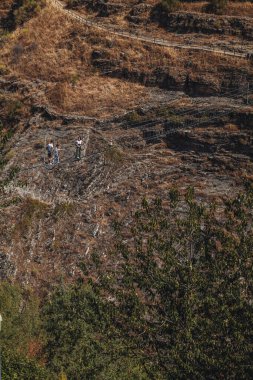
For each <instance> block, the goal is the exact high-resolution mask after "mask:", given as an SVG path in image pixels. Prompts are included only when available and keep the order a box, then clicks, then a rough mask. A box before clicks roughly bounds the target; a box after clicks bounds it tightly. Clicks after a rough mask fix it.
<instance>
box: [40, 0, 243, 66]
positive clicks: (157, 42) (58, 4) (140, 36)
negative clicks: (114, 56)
mask: <svg viewBox="0 0 253 380" xmlns="http://www.w3.org/2000/svg"><path fill="white" fill-rule="evenodd" d="M47 2H48V3H49V4H51V5H52V6H53V7H55V8H57V9H58V10H61V11H62V12H64V13H65V14H66V15H67V17H69V18H71V19H74V20H76V21H78V22H80V23H81V24H84V25H87V26H90V27H93V28H96V29H99V30H102V31H106V32H107V33H110V34H113V35H115V36H118V37H122V38H130V39H132V40H137V41H141V42H147V43H151V44H153V45H157V46H164V47H170V48H175V49H188V50H200V51H208V52H212V53H215V54H221V55H228V56H232V57H237V58H244V59H249V55H248V53H238V52H235V51H233V52H231V51H226V50H221V49H216V48H211V47H208V46H200V45H184V44H179V43H176V42H171V41H168V40H165V39H160V38H156V37H152V36H147V35H144V34H141V33H136V34H134V33H129V32H126V31H122V30H119V29H117V28H115V27H114V26H113V25H103V24H98V23H96V22H94V21H91V20H87V19H86V18H85V17H83V16H80V15H79V14H78V13H77V12H75V11H72V10H69V9H65V6H64V4H63V3H62V2H61V1H59V0H47Z"/></svg>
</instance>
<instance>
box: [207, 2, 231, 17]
mask: <svg viewBox="0 0 253 380" xmlns="http://www.w3.org/2000/svg"><path fill="white" fill-rule="evenodd" d="M227 5H228V0H210V1H209V3H208V5H207V6H206V11H207V12H209V13H215V14H218V15H221V14H223V13H224V11H225V10H226V8H227Z"/></svg>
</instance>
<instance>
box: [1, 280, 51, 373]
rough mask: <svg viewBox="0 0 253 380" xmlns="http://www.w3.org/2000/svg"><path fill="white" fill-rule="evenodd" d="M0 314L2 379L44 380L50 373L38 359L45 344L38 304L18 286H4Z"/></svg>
mask: <svg viewBox="0 0 253 380" xmlns="http://www.w3.org/2000/svg"><path fill="white" fill-rule="evenodd" d="M0 312H1V315H2V317H3V323H2V327H3V328H2V331H1V351H2V367H3V379H4V380H14V379H20V380H34V379H36V380H40V379H41V380H42V379H43V380H45V379H46V378H47V373H46V371H45V369H44V368H43V366H41V365H40V364H39V363H38V361H37V358H36V356H37V354H38V352H39V349H40V346H41V344H42V341H43V339H42V336H41V331H42V329H41V324H40V316H39V304H38V301H37V300H36V299H35V298H34V297H33V296H32V295H31V294H30V293H29V292H24V291H22V290H21V289H20V288H19V287H18V286H13V285H10V284H8V283H2V284H1V285H0Z"/></svg>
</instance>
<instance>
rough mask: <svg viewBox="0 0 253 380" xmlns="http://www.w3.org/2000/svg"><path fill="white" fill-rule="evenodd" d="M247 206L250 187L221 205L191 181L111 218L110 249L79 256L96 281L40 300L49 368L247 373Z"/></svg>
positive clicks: (94, 373)
mask: <svg viewBox="0 0 253 380" xmlns="http://www.w3.org/2000/svg"><path fill="white" fill-rule="evenodd" d="M252 210H253V191H252V189H251V187H249V188H248V191H247V192H245V193H242V194H240V195H238V196H237V197H236V198H235V199H233V200H230V201H227V202H226V203H225V204H223V205H220V206H219V210H218V212H216V206H215V205H214V204H212V205H209V206H206V205H204V204H200V203H199V202H197V201H196V200H195V197H194V192H193V189H191V188H190V189H188V190H187V193H186V195H185V197H184V198H182V197H181V196H180V194H179V192H178V191H177V190H176V189H173V190H171V191H170V192H169V194H168V199H167V201H166V202H164V204H163V203H162V201H161V200H159V199H157V200H155V201H152V202H148V201H146V200H144V201H143V203H142V206H141V207H140V208H139V210H138V211H137V212H136V214H135V215H134V216H133V218H132V221H131V223H130V225H126V223H125V220H124V219H123V220H122V222H121V221H119V222H117V223H115V225H114V227H115V240H116V246H115V252H111V254H108V256H107V257H108V258H107V259H106V260H105V259H104V258H103V257H102V256H100V255H99V253H96V254H94V255H93V261H92V262H91V263H90V264H91V265H90V266H88V264H87V261H86V262H85V263H84V264H83V272H84V273H85V274H86V275H88V274H89V273H90V276H91V278H94V279H95V281H94V282H93V281H92V280H90V283H89V285H87V283H86V284H83V283H82V282H79V283H78V284H76V285H75V286H71V287H67V286H66V287H65V288H61V289H60V290H59V291H57V292H56V293H55V294H54V296H53V298H52V299H51V301H50V302H49V303H48V305H47V306H46V308H45V309H44V318H43V320H45V328H46V331H47V334H48V344H47V347H46V351H47V353H48V362H49V363H50V366H51V369H52V370H54V371H55V372H56V373H59V371H60V370H61V369H62V370H63V371H64V372H65V373H66V374H67V377H68V378H69V379H72V380H77V379H81V378H83V379H84V378H89V379H90V380H109V379H110V380H116V379H117V380H118V379H120V380H125V379H126V380H127V379H136V380H147V379H159V380H165V379H168V374H169V378H172V379H214V378H215V379H216V378H217V379H225V378H226V379H237V378H238V379H239V378H241V379H247V378H250V374H251V373H252V370H253V365H252V361H251V352H252V344H251V336H252V334H253V330H252V326H253V313H252V288H253V265H252V246H253V228H252V217H253V212H252ZM108 259H109V263H108V261H107V260H108ZM110 260H111V261H110ZM106 268H107V270H106ZM109 268H111V269H109Z"/></svg>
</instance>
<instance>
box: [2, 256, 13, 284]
mask: <svg viewBox="0 0 253 380" xmlns="http://www.w3.org/2000/svg"><path fill="white" fill-rule="evenodd" d="M14 272H15V268H14V265H13V264H12V263H11V262H10V260H9V259H8V257H7V255H6V254H5V253H2V252H0V279H1V280H5V279H7V278H9V277H11V276H12V275H13V274H14Z"/></svg>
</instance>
